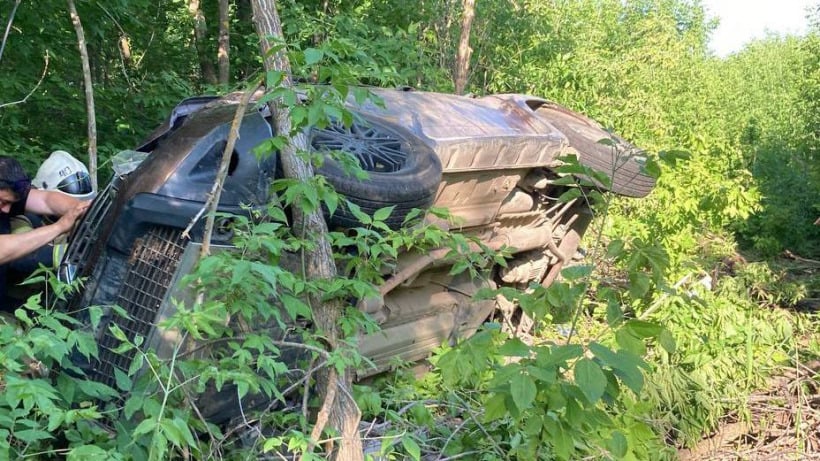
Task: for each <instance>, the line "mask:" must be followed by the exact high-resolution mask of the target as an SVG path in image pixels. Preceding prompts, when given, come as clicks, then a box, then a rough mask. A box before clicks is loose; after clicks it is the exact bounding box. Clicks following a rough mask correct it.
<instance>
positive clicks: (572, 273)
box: [561, 264, 593, 280]
mask: <svg viewBox="0 0 820 461" xmlns="http://www.w3.org/2000/svg"><path fill="white" fill-rule="evenodd" d="M592 269H593V266H592V265H590V264H578V265H575V266H570V267H567V268H565V269H564V270H562V271H561V276H562V277H563V278H565V279H567V280H578V279H582V278H584V277H588V276H589V274H591V273H592Z"/></svg>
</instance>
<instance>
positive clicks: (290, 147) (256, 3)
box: [251, 0, 363, 461]
mask: <svg viewBox="0 0 820 461" xmlns="http://www.w3.org/2000/svg"><path fill="white" fill-rule="evenodd" d="M251 6H252V9H253V21H254V25H255V27H256V32H257V34H258V35H259V40H260V49H261V53H262V56H263V57H264V60H265V61H264V64H265V70H266V71H268V72H270V71H280V72H283V73H284V75H285V81H284V82H283V84H284V85H292V84H293V81H292V79H291V77H290V75H291V69H290V62H289V61H288V57H287V52H286V50H285V49H283V48H280V49H279V50H278V51H276V52H275V53H271V50H272V49H273V44H272V43H271V41H270V38H271V37H276V38H280V39H281V38H282V37H283V34H282V24H281V22H280V20H279V14H278V12H277V10H276V3H275V1H274V0H252V1H251ZM270 106H271V107H270V109H271V113H272V114H273V124H274V127H273V128H274V132H275V133H277V134H284V135H289V142H288V144H287V146H285V147H284V148H283V149H282V151H281V152H280V153H279V155H280V158H281V160H282V168H283V170H284V173H285V176H287V177H289V178H296V179H300V180H306V179H309V178H311V177H312V176H313V167H312V165H311V164H310V163H309V162H306V161H304V160H303V159H301V158H300V157H299V156H298V155H297V152H299V151H307V150H308V148H309V146H308V139H307V136H306V135H305V133H304V132H302V131H298V132H296V133H292V130H291V120H290V117H289V115H288V113H287V110H288V109H287V107H284V106H282V104H281V101H278V100H273V101H271V102H270ZM292 213H293V223H292V229H293V231H294V233H295V234H296V235H300V236H303V237H304V236H310V238H311V239H312V241H313V242H314V243H315V245H316V248H315V249H314V250H313V251H307V252H306V253H305V254H303V255H302V257H303V260H304V261H305V262H306V264H305V267H306V268H307V274H305V275H306V276H307V277H308V278H310V279H314V280H316V279H326V278H332V277H334V276H335V275H336V266H335V263H334V261H333V251H332V249H331V247H330V242H329V241H328V238H327V224H326V223H325V219H324V216H322V213H321V210H317V211H314V212H311V213H305V212H304V211H303V210H301V209H300V208H299V207H298V206H294V207H293V210H292ZM308 301H309V302H310V305H311V308H312V311H313V320H314V322H315V325H316V328H317V330H318V331H319V334H322V335H324V337H325V338H326V339H327V341H328V343H329V344H330V347H332V348H335V347H336V344H337V342H338V340H339V330H338V327H337V325H338V319H339V316H340V314H341V312H342V308H343V304H342V301H341V300H333V301H326V302H322V300H321V299H320V298H319V297H318V296H311V297H310V299H309V300H308ZM351 382H352V374H351V373H349V372H348V373H346V375H345V376H343V377H340V378H339V379H335V378H334V376H333V375H332V372H331V370H330V369H328V368H325V369H323V371H322V372H321V373H319V376H318V378H317V387H318V390H319V392H320V394H321V397H322V398H323V400H324V399H327V402H329V403H330V409H329V411H328V418H327V422H328V425H329V426H330V428H331V429H334V430H335V431H336V432H337V433H338V434H339V435H340V437H341V440H340V441H339V445H338V448H336V449H333V450H331V452H332V456H333V459H336V460H340V461H356V460H361V459H363V453H362V443H361V439H360V437H359V431H358V430H359V428H358V426H359V419H360V417H361V413H360V411H359V408H358V407H357V406H356V402H355V401H354V400H353V399H352V397H351V396H352V393H351V391H350V390H351V388H352V385H351ZM331 386H338V387H334V388H333V391H332V392H329V389H330V387H331ZM337 390H338V391H341V392H336V391H337ZM334 396H335V398H334ZM322 424H324V423H323V421H322V418H320V419H319V421H318V422H317V425H318V426H321V425H322Z"/></svg>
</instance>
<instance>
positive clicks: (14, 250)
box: [0, 213, 79, 264]
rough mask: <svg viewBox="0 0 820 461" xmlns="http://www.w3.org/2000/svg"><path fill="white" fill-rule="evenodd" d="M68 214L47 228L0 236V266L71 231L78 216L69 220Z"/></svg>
mask: <svg viewBox="0 0 820 461" xmlns="http://www.w3.org/2000/svg"><path fill="white" fill-rule="evenodd" d="M69 214H70V213H67V214H65V215H63V217H61V218H60V220H59V221H57V222H55V223H54V224H49V225H47V226H42V227H38V228H36V229H32V230H30V231H28V232H22V233H19V234H6V235H0V264H6V263H9V262H12V261H14V260H16V259H19V258H22V257H23V256H25V255H27V254H29V253H31V252H33V251H35V250H37V249H38V248H40V247H42V246H43V245H46V244H48V242H50V241H52V240H54V239H55V238H57V237H58V236H60V235H61V234H64V233H66V232H68V231H69V230H71V227H72V226H73V225H74V221H75V220H76V219H77V216H79V214H77V215H75V216H74V217H73V218H71V219H63V218H67V217H68V216H69Z"/></svg>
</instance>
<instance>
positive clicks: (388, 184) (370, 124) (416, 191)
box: [311, 120, 441, 229]
mask: <svg viewBox="0 0 820 461" xmlns="http://www.w3.org/2000/svg"><path fill="white" fill-rule="evenodd" d="M311 146H312V147H313V149H314V150H316V151H317V152H323V151H324V152H328V153H330V152H333V151H342V152H345V153H347V154H349V155H352V156H353V157H354V160H355V161H356V162H358V164H359V166H361V168H362V169H363V170H364V171H365V172H367V174H368V177H367V178H366V179H363V180H360V179H358V178H356V177H354V176H353V175H350V174H348V172H347V171H346V170H345V169H344V168H343V166H342V165H341V164H340V162H338V161H336V160H335V159H334V158H333V156H332V155H330V154H329V155H328V156H327V157H326V158H325V161H324V163H323V164H322V166H321V167H319V168H318V169H317V173H318V174H321V175H322V176H324V177H325V178H327V180H328V182H330V183H331V184H332V185H333V187H335V188H336V191H337V192H338V193H340V194H341V195H344V196H345V197H346V198H347V199H348V200H350V201H351V202H352V203H355V204H356V205H358V206H359V207H361V209H362V211H364V212H365V213H367V214H368V215H371V216H372V215H373V213H374V212H375V211H376V210H378V209H380V208H384V207H388V206H395V208H394V210H393V213H391V215H390V216H389V217H388V218H387V220H386V221H385V223H386V224H387V225H388V226H390V227H391V228H393V229H397V228H399V227H401V225H402V223H403V222H404V218H405V217H406V216H407V214H408V213H409V212H410V211H411V210H412V209H414V208H419V209H426V208H428V207H429V206H430V205H432V204H433V200H434V199H435V196H436V192H437V191H438V187H439V184H440V183H441V162H440V161H439V159H438V156H437V155H436V154H435V152H434V151H433V149H432V148H430V147H429V146H427V145H426V144H424V143H423V141H421V140H420V139H418V138H416V137H415V136H413V135H411V134H408V133H404V132H403V131H400V130H399V129H398V128H394V127H390V126H388V125H386V124H384V123H380V122H377V121H369V120H368V121H356V122H354V123H353V124H352V125H351V126H350V127H349V128H348V127H344V126H343V125H341V124H332V125H330V126H328V127H327V128H323V129H314V130H313V131H312V132H311ZM329 224H331V225H334V226H341V227H355V226H358V225H360V222H359V221H358V220H357V219H356V218H355V217H354V216H353V215H352V214H351V213H350V211H349V210H347V209H346V208H345V207H343V206H341V207H339V209H338V210H336V212H335V213H334V214H333V215H332V216H330V217H329Z"/></svg>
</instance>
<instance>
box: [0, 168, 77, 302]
mask: <svg viewBox="0 0 820 461" xmlns="http://www.w3.org/2000/svg"><path fill="white" fill-rule="evenodd" d="M89 204H90V202H89V201H83V200H80V199H78V198H76V197H73V196H71V195H68V194H65V193H62V192H58V191H55V190H41V189H36V188H32V187H31V181H30V180H29V178H28V176H27V175H26V173H25V170H24V169H23V167H22V165H21V164H20V162H18V161H17V160H16V159H14V158H12V157H8V156H0V309H2V310H5V311H9V310H11V309H14V308H15V307H17V306H18V305H19V304H20V303H19V301H16V300H14V299H13V298H12V297H10V296H9V292H8V289H9V285H8V283H10V282H11V281H12V280H15V281H17V280H19V279H20V278H25V277H26V276H28V275H30V274H31V272H32V271H33V270H34V269H36V268H37V266H38V265H39V264H41V263H42V264H44V265H46V266H52V265H53V264H52V260H53V258H52V252H51V250H50V249H48V248H47V247H48V245H49V243H51V242H52V241H53V240H54V239H56V238H57V237H59V236H61V235H63V234H65V233H68V232H69V231H71V229H72V228H73V227H74V223H75V222H76V221H77V219H78V218H79V217H80V216H82V215H83V213H85V211H86V209H87V208H88V206H89ZM26 213H33V214H36V215H41V216H54V217H55V218H56V220H55V221H54V222H52V223H50V224H44V225H42V226H39V227H35V228H32V229H30V230H27V231H25V232H13V228H12V225H13V222H14V221H15V220H17V219H19V218H20V217H22V216H24V215H25V214H26ZM57 217H58V218H57Z"/></svg>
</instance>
